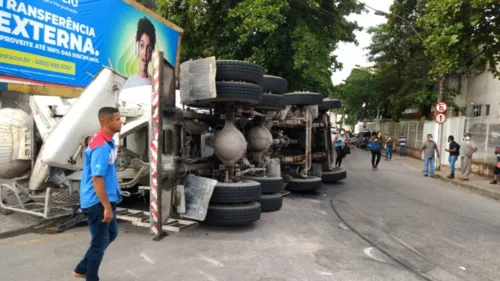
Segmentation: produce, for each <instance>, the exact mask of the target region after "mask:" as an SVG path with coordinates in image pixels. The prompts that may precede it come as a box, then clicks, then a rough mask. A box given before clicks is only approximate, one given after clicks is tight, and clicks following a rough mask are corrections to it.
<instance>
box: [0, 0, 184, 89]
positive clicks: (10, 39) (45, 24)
mask: <svg viewBox="0 0 500 281" xmlns="http://www.w3.org/2000/svg"><path fill="white" fill-rule="evenodd" d="M144 17H146V18H147V19H148V20H149V22H150V23H152V25H153V26H154V33H155V36H156V44H155V46H154V50H153V51H158V50H160V51H163V52H164V54H165V59H166V60H167V61H168V62H169V63H170V64H171V65H172V66H174V67H176V58H177V52H178V40H179V38H180V34H179V29H178V28H176V27H174V26H167V25H166V24H165V23H164V22H160V21H158V20H156V19H154V18H153V17H151V16H150V15H148V14H146V13H143V12H142V11H140V10H137V9H136V8H135V7H133V6H131V5H129V4H128V3H126V2H124V1H123V0H0V75H8V76H13V77H19V78H25V79H30V80H36V81H42V82H48V83H54V84H62V85H68V86H75V87H85V86H87V85H88V84H89V83H90V81H91V80H92V78H93V77H92V76H93V75H95V74H97V73H98V72H99V71H100V69H101V68H102V66H111V65H112V66H113V68H114V70H116V71H118V72H119V73H121V74H122V75H124V76H127V77H129V76H133V75H135V74H136V73H139V65H140V64H141V57H140V56H138V51H137V49H138V48H139V47H138V46H139V43H137V42H136V34H137V28H138V22H139V20H140V19H141V18H144ZM150 53H151V51H150ZM110 62H111V65H110ZM142 63H144V62H142ZM148 67H149V69H151V64H149V66H148ZM148 72H149V73H151V70H150V71H148ZM146 76H147V75H146Z"/></svg>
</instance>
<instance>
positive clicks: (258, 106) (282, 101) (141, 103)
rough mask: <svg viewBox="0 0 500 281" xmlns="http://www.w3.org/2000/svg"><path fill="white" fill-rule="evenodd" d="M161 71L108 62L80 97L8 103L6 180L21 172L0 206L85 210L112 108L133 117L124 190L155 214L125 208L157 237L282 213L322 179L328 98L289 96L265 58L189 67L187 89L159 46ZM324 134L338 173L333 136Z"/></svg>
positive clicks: (123, 155)
mask: <svg viewBox="0 0 500 281" xmlns="http://www.w3.org/2000/svg"><path fill="white" fill-rule="evenodd" d="M153 77H154V82H153V86H152V87H151V86H143V87H136V88H131V89H123V85H124V83H125V77H123V76H121V75H120V74H119V73H117V72H115V71H113V70H112V69H109V68H103V69H102V70H101V72H100V73H99V74H98V75H97V76H96V77H95V79H94V80H93V81H92V83H91V84H90V85H89V86H88V87H87V88H86V90H85V91H84V92H83V93H82V95H81V96H80V97H79V98H78V99H62V98H59V97H47V96H32V97H30V108H31V111H32V115H31V116H30V115H28V114H27V113H25V112H23V111H21V110H17V109H8V108H7V109H0V120H1V122H0V124H1V126H0V138H1V139H2V142H1V143H0V148H2V149H1V150H0V151H1V152H2V153H3V154H2V155H1V156H2V157H0V178H8V179H12V182H11V183H4V184H2V185H1V186H0V191H1V192H0V210H2V211H3V212H4V213H8V212H12V211H17V212H24V213H29V214H31V215H35V216H39V217H43V218H55V217H60V216H67V215H69V214H72V213H75V212H77V211H78V203H79V202H78V188H79V183H80V180H81V169H82V165H83V151H84V150H85V148H86V146H87V145H88V143H89V140H90V138H91V137H92V136H93V134H95V132H97V130H98V129H99V124H98V120H97V112H98V110H99V108H101V107H103V106H116V107H118V108H119V111H120V115H121V117H122V118H123V120H124V126H123V128H122V131H121V132H120V133H119V134H117V135H116V136H115V142H116V143H117V144H119V145H118V147H119V149H118V151H117V154H116V157H117V158H116V159H117V160H116V161H117V169H118V178H119V185H120V191H121V194H122V197H134V196H145V197H146V198H147V199H148V201H149V204H148V205H149V210H140V209H130V208H121V207H120V208H119V209H118V218H119V219H122V220H127V221H130V222H132V223H133V224H134V225H137V226H143V227H148V228H150V230H151V232H152V233H154V234H156V235H160V234H162V233H164V231H180V230H182V229H184V228H188V227H192V226H195V225H196V224H197V223H198V222H204V223H207V224H212V225H223V226H229V225H245V224H251V223H253V222H255V221H257V220H259V219H260V217H261V212H267V211H277V210H279V209H281V207H282V204H283V198H282V196H283V194H286V193H284V192H283V187H284V185H285V184H286V186H287V189H288V190H290V191H313V190H317V189H319V188H320V187H321V184H320V183H321V175H320V176H319V177H318V176H313V174H314V170H313V169H312V167H313V164H314V163H316V162H317V159H316V157H315V156H314V154H313V152H312V151H311V147H312V145H311V142H313V141H315V138H314V136H315V135H316V133H317V132H318V127H317V126H319V125H317V124H321V125H320V127H321V128H323V129H325V130H327V129H328V132H329V127H330V125H329V120H328V118H326V117H325V116H327V113H326V112H327V111H328V109H330V108H328V109H327V110H326V111H325V110H319V112H321V114H323V115H321V114H319V115H318V105H321V104H322V103H323V97H322V96H321V95H319V94H310V93H288V94H284V93H286V91H287V83H286V80H284V79H282V78H279V77H275V76H267V75H264V74H263V69H262V67H260V66H259V65H256V64H252V63H248V62H240V61H216V60H215V58H213V57H212V58H206V59H200V60H194V61H188V62H185V63H183V64H182V65H181V69H180V82H181V83H180V91H176V79H175V70H174V68H173V67H172V66H171V65H170V64H169V63H168V62H167V61H166V60H165V59H164V58H163V53H161V52H156V53H154V55H153ZM311 95H312V96H314V98H312V99H311ZM179 100H180V101H181V102H182V105H181V104H180V103H178V101H179ZM311 101H312V102H311ZM311 105H312V107H311ZM328 107H331V106H328ZM331 108H334V107H331ZM314 112H316V113H314ZM321 116H322V117H321ZM318 118H323V119H321V120H320V121H315V120H318ZM320 135H321V136H324V139H323V140H322V141H323V142H324V144H325V145H324V146H323V148H322V149H323V150H324V153H323V154H321V155H322V158H321V159H323V161H324V162H323V163H322V166H321V167H322V169H323V170H324V172H326V174H328V173H329V170H330V169H331V163H330V161H329V160H328V159H332V158H333V156H332V153H333V150H332V149H331V136H330V135H329V133H325V132H322V133H321V134H320ZM300 150H302V151H303V152H302V153H301V154H300V155H299V154H297V153H296V152H297V151H300ZM282 174H283V175H285V176H286V177H287V180H286V183H285V184H284V181H283V178H282ZM344 177H345V173H344ZM337 179H341V178H337Z"/></svg>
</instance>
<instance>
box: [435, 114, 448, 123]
mask: <svg viewBox="0 0 500 281" xmlns="http://www.w3.org/2000/svg"><path fill="white" fill-rule="evenodd" d="M434 120H435V121H436V122H437V123H438V124H443V123H444V122H446V114H444V113H438V114H436V116H434Z"/></svg>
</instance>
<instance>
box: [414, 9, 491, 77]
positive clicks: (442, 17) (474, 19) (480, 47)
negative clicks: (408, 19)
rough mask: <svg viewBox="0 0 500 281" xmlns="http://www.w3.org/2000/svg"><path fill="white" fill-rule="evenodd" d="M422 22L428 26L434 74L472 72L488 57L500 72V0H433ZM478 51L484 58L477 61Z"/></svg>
mask: <svg viewBox="0 0 500 281" xmlns="http://www.w3.org/2000/svg"><path fill="white" fill-rule="evenodd" d="M418 24H419V26H421V27H422V28H424V29H425V30H426V39H425V43H424V44H425V48H426V53H427V54H428V55H430V56H432V57H433V58H434V63H433V64H432V68H431V70H430V71H429V74H430V75H431V77H445V76H446V75H450V74H456V75H462V74H469V73H470V72H471V71H472V70H474V69H476V68H477V67H481V66H482V65H483V63H484V62H485V61H487V62H488V63H489V66H490V68H491V71H492V72H493V74H494V75H499V74H500V72H499V69H498V68H497V65H498V64H499V63H500V42H499V39H500V2H499V1H498V0H447V1H440V0H429V1H428V3H427V5H426V8H425V15H424V16H423V17H422V18H420V19H419V21H418ZM478 55H481V56H482V57H479V58H484V59H483V60H476V61H475V60H474V59H475V58H477V57H478ZM474 62H477V63H476V64H475V63H474Z"/></svg>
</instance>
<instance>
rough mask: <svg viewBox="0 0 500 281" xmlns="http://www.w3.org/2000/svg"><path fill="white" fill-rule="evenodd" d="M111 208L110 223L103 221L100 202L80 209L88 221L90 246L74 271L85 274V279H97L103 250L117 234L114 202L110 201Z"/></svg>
mask: <svg viewBox="0 0 500 281" xmlns="http://www.w3.org/2000/svg"><path fill="white" fill-rule="evenodd" d="M111 207H112V208H113V214H114V216H113V220H112V221H111V222H110V223H103V222H102V220H103V218H104V207H103V206H102V204H101V203H99V204H97V205H94V206H92V207H90V208H85V209H82V212H83V213H84V214H85V215H86V216H87V218H88V221H89V229H90V234H91V236H92V240H91V241H90V248H89V249H88V250H87V253H86V254H85V256H84V258H83V259H82V261H80V263H79V264H78V265H77V266H76V268H75V272H76V273H78V274H83V275H86V276H87V279H86V280H87V281H98V280H99V276H98V272H99V266H100V265H101V261H102V258H103V257H104V252H105V251H106V248H108V246H109V244H110V243H111V242H113V240H115V239H116V236H118V224H117V222H116V204H115V203H111Z"/></svg>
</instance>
